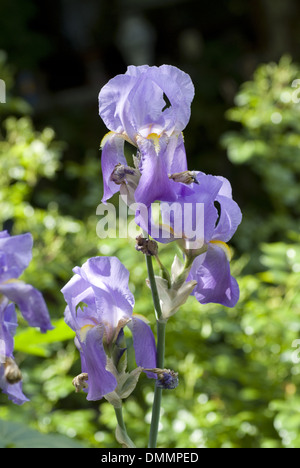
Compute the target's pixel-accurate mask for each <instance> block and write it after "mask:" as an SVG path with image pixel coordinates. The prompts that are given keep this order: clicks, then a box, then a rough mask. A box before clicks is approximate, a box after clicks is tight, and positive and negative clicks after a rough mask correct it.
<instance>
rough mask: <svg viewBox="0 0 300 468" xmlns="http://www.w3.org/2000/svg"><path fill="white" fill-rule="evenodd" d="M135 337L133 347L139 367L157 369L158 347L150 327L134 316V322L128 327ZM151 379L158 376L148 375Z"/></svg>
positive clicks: (149, 373) (148, 373)
mask: <svg viewBox="0 0 300 468" xmlns="http://www.w3.org/2000/svg"><path fill="white" fill-rule="evenodd" d="M127 326H128V327H129V328H130V330H131V332H132V337H133V346H134V350H135V360H136V363H137V365H138V366H139V367H143V368H146V369H153V368H155V367H156V345H155V338H154V335H153V333H152V330H151V328H150V327H149V325H148V324H147V323H146V322H145V321H144V320H142V319H141V318H139V317H138V316H135V315H133V316H132V320H131V321H130V322H129V323H128V325H127ZM146 374H147V376H148V377H149V378H151V379H156V378H157V376H156V374H153V373H151V372H147V373H146Z"/></svg>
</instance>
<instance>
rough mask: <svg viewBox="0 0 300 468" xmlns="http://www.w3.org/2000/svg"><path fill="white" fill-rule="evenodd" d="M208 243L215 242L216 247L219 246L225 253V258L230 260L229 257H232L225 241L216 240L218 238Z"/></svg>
mask: <svg viewBox="0 0 300 468" xmlns="http://www.w3.org/2000/svg"><path fill="white" fill-rule="evenodd" d="M210 244H215V245H217V246H218V247H220V248H221V249H222V250H223V252H224V253H225V255H226V258H227V260H228V261H229V262H230V261H231V258H232V252H231V248H230V247H229V245H227V244H226V242H223V241H218V240H212V241H210Z"/></svg>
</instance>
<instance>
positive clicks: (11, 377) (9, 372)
mask: <svg viewBox="0 0 300 468" xmlns="http://www.w3.org/2000/svg"><path fill="white" fill-rule="evenodd" d="M4 377H5V380H6V382H7V383H8V384H10V385H14V384H16V383H18V382H20V381H21V380H22V374H21V371H20V369H19V368H18V366H17V364H16V363H15V361H14V360H13V359H12V358H6V360H5V363H4Z"/></svg>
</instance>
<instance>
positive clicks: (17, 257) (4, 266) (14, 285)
mask: <svg viewBox="0 0 300 468" xmlns="http://www.w3.org/2000/svg"><path fill="white" fill-rule="evenodd" d="M32 244H33V241H32V236H31V234H29V233H28V234H24V235H20V236H10V235H9V234H8V233H7V232H6V231H2V232H0V388H2V390H3V391H4V392H5V393H7V394H8V396H9V398H10V399H11V400H13V401H14V403H17V404H22V403H24V402H25V401H27V398H26V397H25V396H24V395H23V393H22V389H21V388H22V387H21V382H20V381H21V373H20V371H19V370H18V368H17V365H16V364H15V362H14V360H13V354H12V353H13V347H14V340H13V336H14V334H15V331H16V328H17V316H16V311H15V306H14V304H13V303H15V304H17V306H18V308H19V309H20V311H21V313H22V315H23V317H24V319H25V320H27V322H28V324H29V325H30V326H32V327H39V328H40V329H41V331H42V332H46V331H47V330H51V329H52V328H53V327H52V325H51V322H50V318H49V314H48V310H47V306H46V304H45V301H44V299H43V296H42V294H41V293H40V292H39V291H37V290H36V289H35V288H34V287H33V286H31V285H29V284H25V283H24V282H23V281H21V280H19V279H18V278H19V277H20V276H21V274H22V273H23V271H24V270H25V269H26V268H27V266H28V265H29V263H30V261H31V258H32V253H31V251H32Z"/></svg>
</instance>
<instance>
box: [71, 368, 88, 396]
mask: <svg viewBox="0 0 300 468" xmlns="http://www.w3.org/2000/svg"><path fill="white" fill-rule="evenodd" d="M88 378H89V376H88V374H87V373H86V372H84V373H82V374H79V375H77V377H75V378H74V379H73V381H72V384H73V385H74V387H75V391H76V393H79V392H80V391H81V390H83V389H84V388H88V384H87V383H86V381H87V380H88Z"/></svg>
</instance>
